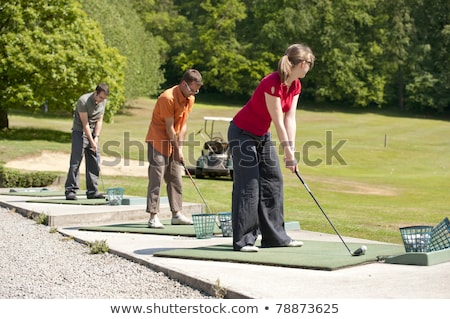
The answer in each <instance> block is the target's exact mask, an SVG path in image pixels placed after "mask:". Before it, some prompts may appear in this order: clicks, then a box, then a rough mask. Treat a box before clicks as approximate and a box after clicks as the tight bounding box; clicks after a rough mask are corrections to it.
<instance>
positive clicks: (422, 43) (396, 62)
mask: <svg viewBox="0 0 450 319" xmlns="http://www.w3.org/2000/svg"><path fill="white" fill-rule="evenodd" d="M134 6H135V8H137V10H138V12H140V15H141V17H142V18H143V19H144V20H145V21H146V28H147V30H148V31H150V32H151V33H153V34H154V35H156V36H157V37H158V38H160V39H162V40H161V42H163V43H166V45H165V46H164V47H165V48H167V50H168V51H167V52H166V53H165V54H166V55H165V58H166V57H167V55H168V56H169V57H172V58H167V59H165V61H166V62H167V63H166V65H165V69H166V72H168V74H166V76H167V77H168V78H171V77H172V76H173V74H176V78H177V79H178V78H179V76H180V72H181V71H180V70H184V69H186V68H188V67H193V66H195V67H197V68H198V69H200V71H201V72H202V73H203V74H204V75H205V88H204V90H206V91H211V92H217V91H219V92H222V93H224V94H226V95H231V94H245V95H247V96H248V95H250V94H251V93H252V91H253V90H254V88H255V87H256V85H257V84H258V82H259V80H260V79H261V78H262V77H263V76H264V75H265V74H267V73H269V72H270V71H272V70H274V69H276V67H277V62H278V60H279V58H280V57H281V56H282V55H283V53H284V50H285V49H286V47H287V46H288V45H289V44H292V43H295V42H302V43H306V44H308V45H310V46H311V47H312V49H313V51H314V52H315V54H316V57H317V60H316V67H315V68H314V69H313V70H312V71H311V72H310V73H309V74H308V76H307V77H306V78H305V79H304V80H303V84H304V85H303V93H302V94H303V96H302V100H305V98H306V99H310V100H311V99H315V100H316V101H336V102H340V103H342V102H344V103H346V104H347V105H348V106H349V107H353V106H356V107H371V106H378V107H385V106H387V105H389V106H390V105H393V104H395V105H398V106H399V107H400V108H401V109H402V110H404V109H434V110H438V111H443V110H445V109H446V108H448V107H449V102H450V95H449V94H448V91H449V86H450V84H449V83H450V81H449V80H450V78H449V77H450V70H449V68H450V66H449V65H450V64H449V63H448V55H449V52H448V48H449V47H450V46H449V44H450V43H449V42H450V41H449V40H450V25H449V21H450V17H449V15H450V13H449V12H450V3H449V2H448V1H445V0H436V1H432V2H431V3H430V2H426V1H423V0H413V1H406V0H399V1H388V0H383V1H378V0H368V1H354V0H322V1H307V0H299V1H290V2H289V1H284V0H258V1H252V0H233V1H224V0H203V1H200V2H198V1H197V2H196V1H192V0H187V1H186V0H183V1H181V0H163V1H154V0H144V1H140V0H135V1H134ZM169 17H171V18H172V17H173V20H171V19H169ZM180 26H182V27H180Z"/></svg>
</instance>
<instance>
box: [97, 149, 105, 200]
mask: <svg viewBox="0 0 450 319" xmlns="http://www.w3.org/2000/svg"><path fill="white" fill-rule="evenodd" d="M97 165H98V175H100V179H101V181H102V187H103V193H105V184H104V183H103V174H102V172H101V169H100V152H99V151H98V150H97Z"/></svg>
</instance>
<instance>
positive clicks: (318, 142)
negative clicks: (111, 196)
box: [0, 99, 450, 243]
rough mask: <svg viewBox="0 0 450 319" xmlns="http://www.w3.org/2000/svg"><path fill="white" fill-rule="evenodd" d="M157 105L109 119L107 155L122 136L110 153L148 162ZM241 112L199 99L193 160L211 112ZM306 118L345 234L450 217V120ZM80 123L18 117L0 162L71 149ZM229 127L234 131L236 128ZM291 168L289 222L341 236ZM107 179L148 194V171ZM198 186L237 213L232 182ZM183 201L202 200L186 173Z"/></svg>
mask: <svg viewBox="0 0 450 319" xmlns="http://www.w3.org/2000/svg"><path fill="white" fill-rule="evenodd" d="M153 103H154V100H150V99H138V100H135V101H133V102H132V103H130V108H128V109H127V111H126V114H121V115H117V116H116V117H115V118H114V123H113V124H105V125H104V128H103V133H102V135H101V144H102V152H103V154H105V153H107V152H108V150H107V149H106V146H107V145H108V144H109V145H110V146H111V142H113V143H114V145H115V146H114V148H111V147H110V148H109V152H110V153H111V150H113V151H114V152H115V153H120V155H121V156H123V157H125V158H130V159H135V160H141V161H143V163H145V165H147V159H146V151H147V149H146V145H145V143H144V138H145V135H146V132H147V128H148V124H149V121H150V118H151V111H152V107H153ZM238 109H239V107H237V106H225V105H214V106H212V105H210V104H206V103H201V101H199V102H198V103H197V104H196V106H195V107H194V111H193V113H192V115H191V117H190V120H189V123H188V129H189V133H190V134H191V136H193V137H194V136H195V138H194V140H196V141H198V143H197V144H198V146H195V147H194V148H193V147H185V158H186V161H187V164H188V165H195V160H196V158H197V157H198V155H199V154H200V151H201V148H202V146H203V143H204V142H205V140H204V138H203V137H202V134H201V133H199V131H200V129H202V128H203V124H204V122H203V116H224V117H232V116H233V115H234V114H235V113H236V112H237V110H238ZM297 114H298V115H297V117H298V121H297V123H298V124H297V125H298V126H297V140H296V148H297V151H298V155H299V159H300V164H299V170H300V174H301V175H302V177H303V179H304V180H305V181H306V183H307V184H308V185H309V187H310V189H311V191H312V193H313V194H314V196H315V197H316V199H317V200H318V202H319V203H320V204H321V206H322V208H323V209H324V210H325V212H326V213H327V215H328V216H329V217H330V219H331V220H332V221H333V223H334V224H335V226H336V228H337V229H338V230H339V232H340V233H341V234H342V235H345V236H354V237H358V238H366V239H373V240H380V241H386V242H391V243H401V237H400V232H399V227H403V226H408V225H422V224H426V225H436V224H437V223H438V222H440V221H441V220H442V219H443V218H444V217H446V216H449V215H450V213H449V212H450V209H449V207H448V190H449V189H450V178H449V177H450V176H449V175H450V174H449V166H450V140H449V138H448V137H449V136H450V124H449V122H448V121H444V120H436V119H419V118H407V117H405V118H402V117H397V116H386V115H381V114H373V113H343V112H332V111H323V110H320V109H318V110H315V111H312V110H304V109H299V110H298V112H297ZM71 123H72V119H71V118H67V119H56V118H51V119H49V118H33V117H30V116H24V115H14V114H13V115H10V127H11V129H12V132H10V133H8V134H7V133H5V132H2V133H1V134H0V139H1V145H0V151H1V155H0V161H1V162H3V163H4V162H7V161H10V160H12V159H14V158H17V157H22V156H32V155H36V154H38V153H39V152H41V151H42V150H55V151H56V150H57V151H64V152H70V128H71ZM25 128H33V130H30V129H25ZM222 128H223V129H222V130H221V131H222V134H223V135H224V137H226V134H227V132H226V129H227V127H226V126H223V127H222ZM218 129H220V128H219V127H218ZM48 130H52V131H48ZM11 133H14V134H11ZM274 140H276V136H274ZM110 155H111V154H110ZM122 160H123V159H122ZM65 173H66V172H62V176H64V175H65ZM283 173H284V184H285V185H284V190H285V194H284V195H285V219H286V221H299V222H300V225H301V228H302V229H305V230H311V231H320V232H327V233H333V229H332V228H331V226H330V225H329V224H328V222H327V220H326V219H325V217H324V216H323V215H322V213H321V212H320V210H319V208H318V207H317V206H316V204H315V203H314V202H313V200H312V198H311V197H310V195H309V194H308V193H307V191H306V190H305V189H304V187H303V185H302V184H301V182H300V180H299V179H298V178H297V177H296V175H295V174H291V173H289V172H288V171H287V170H285V169H283ZM64 177H65V176H64ZM103 179H104V183H105V187H108V185H120V186H123V187H125V189H126V194H129V195H138V196H145V194H146V188H147V176H142V177H133V178H130V177H127V176H117V177H113V176H103ZM195 182H196V184H197V186H198V187H199V189H200V190H201V192H202V194H203V196H204V197H205V199H206V201H207V203H208V205H209V206H210V208H211V209H212V210H214V211H215V212H220V211H230V207H231V189H232V182H231V181H230V180H227V179H220V180H214V179H208V178H206V179H201V180H195ZM82 183H84V181H82ZM61 187H63V185H61ZM184 199H185V200H186V201H190V202H201V198H200V197H199V195H198V193H197V191H196V190H195V188H194V187H193V185H192V183H191V181H190V180H189V178H188V177H187V176H186V178H185V179H184Z"/></svg>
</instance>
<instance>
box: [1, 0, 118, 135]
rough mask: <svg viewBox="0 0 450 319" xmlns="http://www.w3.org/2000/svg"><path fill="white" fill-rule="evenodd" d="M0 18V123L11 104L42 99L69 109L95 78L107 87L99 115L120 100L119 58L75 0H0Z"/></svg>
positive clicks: (34, 104) (108, 115)
mask: <svg viewBox="0 0 450 319" xmlns="http://www.w3.org/2000/svg"><path fill="white" fill-rule="evenodd" d="M0 24H1V25H0V28H1V34H0V74H1V76H0V86H1V90H2V91H1V94H2V95H1V97H2V100H1V102H0V103H1V104H0V114H1V115H0V118H1V119H3V122H2V123H0V128H5V127H6V128H7V127H8V121H7V114H8V110H9V109H11V108H23V107H25V108H30V109H33V110H36V111H37V110H39V108H40V107H41V106H42V105H43V104H44V103H46V104H47V105H48V110H49V111H60V110H65V111H67V112H70V111H72V110H73V108H74V106H75V103H76V101H77V99H78V98H79V96H80V95H81V94H84V93H86V92H89V91H93V90H94V89H95V86H96V85H97V84H98V83H99V82H106V83H108V85H109V86H110V90H111V94H110V96H109V103H108V107H107V110H106V112H105V120H106V121H109V120H111V119H112V116H113V114H114V113H115V112H116V111H117V110H118V109H119V107H121V106H122V104H123V102H124V86H123V81H124V65H125V60H124V58H123V57H122V56H121V55H120V54H119V53H118V51H117V49H114V48H109V47H107V46H106V45H105V42H104V40H103V35H102V33H101V31H100V29H99V27H98V25H97V24H95V23H94V22H93V21H92V20H90V19H88V17H87V16H86V14H85V13H84V12H83V11H82V10H81V8H80V5H79V4H78V3H77V2H76V1H75V0H37V1H31V2H30V1H26V0H16V1H14V2H12V1H9V2H6V3H2V4H1V5H0ZM5 119H6V121H5Z"/></svg>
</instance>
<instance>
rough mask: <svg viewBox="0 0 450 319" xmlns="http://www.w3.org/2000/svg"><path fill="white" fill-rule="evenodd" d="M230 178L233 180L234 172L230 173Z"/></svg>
mask: <svg viewBox="0 0 450 319" xmlns="http://www.w3.org/2000/svg"><path fill="white" fill-rule="evenodd" d="M230 178H231V180H233V170H231V171H230Z"/></svg>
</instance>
